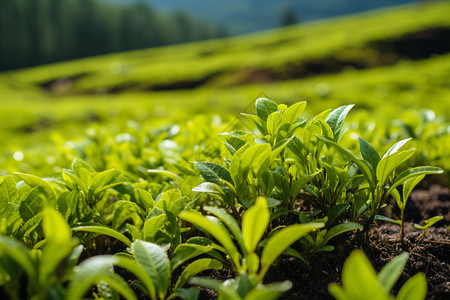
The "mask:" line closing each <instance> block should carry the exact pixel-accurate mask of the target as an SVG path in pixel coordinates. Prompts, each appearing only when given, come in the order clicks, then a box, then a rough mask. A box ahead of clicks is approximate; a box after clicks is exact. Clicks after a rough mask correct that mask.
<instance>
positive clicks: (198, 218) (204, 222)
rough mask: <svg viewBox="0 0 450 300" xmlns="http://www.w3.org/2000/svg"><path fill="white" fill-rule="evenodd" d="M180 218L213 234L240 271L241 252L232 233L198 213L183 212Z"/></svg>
mask: <svg viewBox="0 0 450 300" xmlns="http://www.w3.org/2000/svg"><path fill="white" fill-rule="evenodd" d="M179 218H180V219H182V220H184V221H187V222H189V223H192V224H193V225H196V226H198V227H200V228H202V229H203V230H205V231H206V232H208V233H209V234H211V235H212V236H213V237H214V238H215V239H216V240H217V241H219V243H220V244H221V245H222V246H223V247H224V248H225V250H226V251H227V254H228V255H229V256H230V258H231V260H232V261H233V263H234V264H235V266H236V268H238V269H240V263H239V260H238V256H239V252H238V250H237V249H236V246H235V245H234V243H233V240H232V239H231V237H230V233H229V232H228V231H227V230H226V229H225V228H223V227H220V226H219V225H217V224H215V223H213V222H212V221H211V220H210V219H207V218H205V217H204V216H202V215H200V214H198V213H194V212H190V211H182V212H181V213H180V214H179Z"/></svg>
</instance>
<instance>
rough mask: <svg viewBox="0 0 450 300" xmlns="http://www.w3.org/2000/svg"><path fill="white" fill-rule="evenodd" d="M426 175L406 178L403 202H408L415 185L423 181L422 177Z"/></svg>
mask: <svg viewBox="0 0 450 300" xmlns="http://www.w3.org/2000/svg"><path fill="white" fill-rule="evenodd" d="M424 177H425V175H419V176H417V177H413V178H410V179H408V180H406V182H405V184H404V185H403V202H404V203H406V202H407V201H408V198H409V194H411V192H412V190H413V189H414V187H415V186H416V185H417V184H418V183H419V182H421V181H422V179H423V178H424Z"/></svg>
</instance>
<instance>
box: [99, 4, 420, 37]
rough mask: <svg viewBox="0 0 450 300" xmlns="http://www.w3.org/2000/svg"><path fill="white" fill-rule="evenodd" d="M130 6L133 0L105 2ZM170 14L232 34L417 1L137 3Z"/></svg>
mask: <svg viewBox="0 0 450 300" xmlns="http://www.w3.org/2000/svg"><path fill="white" fill-rule="evenodd" d="M104 1H107V2H116V3H130V2H132V1H130V0H104ZM138 2H141V3H148V4H150V5H151V6H153V7H154V8H156V9H163V10H165V11H167V12H172V11H186V12H188V13H189V14H191V15H192V16H194V17H196V18H200V19H203V20H205V21H208V22H210V23H211V24H214V25H216V26H226V28H227V30H228V31H229V32H230V33H231V34H241V33H247V32H253V31H259V30H265V29H270V28H274V27H277V26H279V25H283V24H285V21H288V20H296V21H305V22H306V21H313V20H318V19H324V18H329V17H334V16H340V15H345V14H352V13H357V12H363V11H367V10H371V9H377V8H382V7H388V6H393V5H400V4H405V3H412V2H417V0H379V1H360V0H341V1H335V0H320V1H311V0H277V1H273V0H228V1H221V0H188V1H186V0H170V1H159V0H138Z"/></svg>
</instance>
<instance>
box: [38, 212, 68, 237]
mask: <svg viewBox="0 0 450 300" xmlns="http://www.w3.org/2000/svg"><path fill="white" fill-rule="evenodd" d="M42 229H43V230H44V235H45V238H46V239H47V240H48V241H52V242H55V243H61V244H64V243H70V242H71V241H72V234H71V233H70V227H69V224H67V222H66V220H65V219H64V217H63V216H62V215H61V213H60V212H58V211H57V210H55V209H50V208H48V209H46V210H44V219H43V221H42Z"/></svg>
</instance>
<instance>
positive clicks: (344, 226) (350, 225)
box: [323, 222, 363, 244]
mask: <svg viewBox="0 0 450 300" xmlns="http://www.w3.org/2000/svg"><path fill="white" fill-rule="evenodd" d="M361 228H363V226H362V225H361V224H358V223H354V222H347V223H341V224H339V225H336V226H334V227H332V228H331V229H330V230H328V232H327V234H325V236H324V238H323V243H324V244H326V243H327V242H328V241H329V240H331V239H332V238H334V237H335V236H337V235H339V234H341V233H344V232H347V231H351V230H355V229H361Z"/></svg>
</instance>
